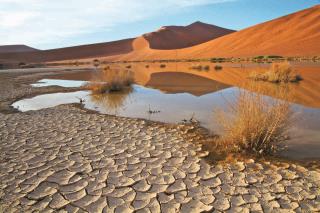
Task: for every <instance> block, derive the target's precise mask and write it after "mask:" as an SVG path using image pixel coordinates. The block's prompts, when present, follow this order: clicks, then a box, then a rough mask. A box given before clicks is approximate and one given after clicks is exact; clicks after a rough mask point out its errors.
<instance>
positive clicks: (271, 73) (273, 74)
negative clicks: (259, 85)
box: [249, 62, 302, 83]
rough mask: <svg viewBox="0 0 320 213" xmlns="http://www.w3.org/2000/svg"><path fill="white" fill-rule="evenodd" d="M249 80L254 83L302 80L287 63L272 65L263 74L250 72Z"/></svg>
mask: <svg viewBox="0 0 320 213" xmlns="http://www.w3.org/2000/svg"><path fill="white" fill-rule="evenodd" d="M249 78H250V79H253V80H255V81H268V82H272V83H289V82H298V81H300V80H302V78H301V76H300V75H299V74H297V73H296V72H295V71H294V69H293V68H292V66H291V65H290V63H289V62H280V63H273V64H272V66H271V68H270V69H269V70H268V71H267V72H264V73H261V72H257V71H255V72H251V73H250V74H249Z"/></svg>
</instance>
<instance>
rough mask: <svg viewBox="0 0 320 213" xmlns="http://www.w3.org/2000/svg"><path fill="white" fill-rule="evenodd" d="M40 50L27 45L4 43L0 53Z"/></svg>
mask: <svg viewBox="0 0 320 213" xmlns="http://www.w3.org/2000/svg"><path fill="white" fill-rule="evenodd" d="M34 51H38V50H37V49H34V48H32V47H29V46H26V45H3V46H0V53H19V52H34Z"/></svg>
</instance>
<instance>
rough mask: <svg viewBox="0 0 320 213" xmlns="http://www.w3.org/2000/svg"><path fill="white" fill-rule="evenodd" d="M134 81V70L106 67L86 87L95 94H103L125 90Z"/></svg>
mask: <svg viewBox="0 0 320 213" xmlns="http://www.w3.org/2000/svg"><path fill="white" fill-rule="evenodd" d="M133 83H134V73H133V72H132V71H129V70H111V69H104V70H102V71H101V72H100V73H99V74H98V75H97V76H96V77H95V78H94V79H93V80H92V81H91V82H89V83H88V84H87V85H85V87H86V88H87V89H90V90H91V91H92V93H94V94H102V93H106V92H119V91H123V90H124V89H126V88H127V87H130V86H131V85H132V84H133Z"/></svg>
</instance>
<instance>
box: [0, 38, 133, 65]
mask: <svg viewBox="0 0 320 213" xmlns="http://www.w3.org/2000/svg"><path fill="white" fill-rule="evenodd" d="M132 41H133V39H125V40H119V41H112V42H106V43H98V44H89V45H81V46H74V47H66V48H59V49H52V50H42V51H35V52H28V53H26V52H21V53H19V52H18V53H17V52H16V53H15V52H9V53H0V59H2V60H16V61H20V62H45V61H60V60H75V59H84V58H94V57H101V56H109V55H114V54H117V55H118V54H125V53H128V52H130V51H132Z"/></svg>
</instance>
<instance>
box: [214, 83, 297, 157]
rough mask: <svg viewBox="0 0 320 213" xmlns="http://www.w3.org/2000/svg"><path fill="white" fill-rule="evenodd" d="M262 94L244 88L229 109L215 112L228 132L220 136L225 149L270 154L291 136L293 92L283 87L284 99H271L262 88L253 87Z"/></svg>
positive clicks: (280, 90) (282, 94) (281, 94)
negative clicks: (289, 134)
mask: <svg viewBox="0 0 320 213" xmlns="http://www.w3.org/2000/svg"><path fill="white" fill-rule="evenodd" d="M252 90H254V91H257V92H258V93H253V92H249V91H247V90H242V89H241V90H240V91H239V95H238V96H237V98H236V100H235V101H234V102H229V103H228V106H227V109H226V110H225V111H223V110H218V111H216V112H215V114H216V118H217V119H218V121H219V123H220V124H221V126H222V127H223V129H224V131H225V133H224V135H223V136H222V137H221V138H219V139H217V140H218V141H217V142H218V144H219V145H221V146H222V147H223V148H224V149H225V150H229V151H236V152H239V151H240V152H242V151H244V152H249V153H257V154H270V153H273V152H275V151H277V150H278V148H279V145H280V144H281V143H282V142H284V141H286V140H287V139H288V137H287V132H288V129H289V127H290V126H291V124H292V119H293V113H292V111H291V105H290V103H289V102H288V101H286V100H288V99H290V97H288V96H289V94H288V93H287V91H286V90H285V88H283V87H279V93H278V96H279V97H280V96H281V97H282V99H283V100H280V99H272V100H271V99H270V98H267V97H265V96H263V95H261V94H263V93H264V91H262V90H263V89H262V88H261V87H256V88H253V89H252Z"/></svg>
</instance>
